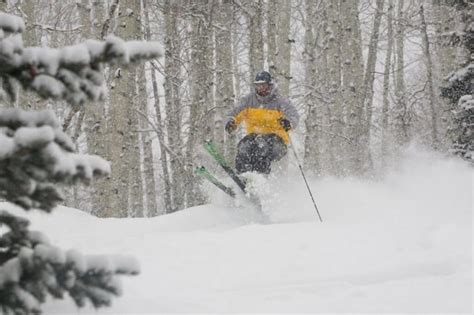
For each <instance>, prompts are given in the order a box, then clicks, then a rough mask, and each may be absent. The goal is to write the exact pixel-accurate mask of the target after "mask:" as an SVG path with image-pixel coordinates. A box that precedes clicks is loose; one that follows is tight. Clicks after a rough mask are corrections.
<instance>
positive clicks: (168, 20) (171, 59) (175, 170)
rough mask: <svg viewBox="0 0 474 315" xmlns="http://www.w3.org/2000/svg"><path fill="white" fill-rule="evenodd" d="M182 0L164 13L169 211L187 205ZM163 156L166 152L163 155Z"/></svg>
mask: <svg viewBox="0 0 474 315" xmlns="http://www.w3.org/2000/svg"><path fill="white" fill-rule="evenodd" d="M181 2H182V1H171V0H165V3H164V9H163V14H164V17H165V83H164V87H165V99H166V106H165V108H166V122H167V124H166V130H167V133H168V146H169V147H170V148H173V150H174V152H175V157H173V158H171V159H170V170H171V172H170V175H171V189H170V191H171V198H172V205H171V208H170V209H169V210H168V211H167V213H170V212H174V211H177V210H181V209H183V208H184V202H185V195H184V194H183V191H184V189H183V187H184V180H185V177H184V176H185V170H184V165H182V164H181V163H180V162H182V161H183V160H184V159H183V154H182V150H183V141H182V139H181V127H182V108H181V101H180V97H181V84H182V79H181V74H180V70H181V66H180V64H179V58H180V55H181V43H180V40H181V39H180V35H179V32H178V22H179V20H178V18H179V17H180V13H181V4H182V3H181ZM162 158H163V156H162Z"/></svg>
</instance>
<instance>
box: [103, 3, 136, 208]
mask: <svg viewBox="0 0 474 315" xmlns="http://www.w3.org/2000/svg"><path fill="white" fill-rule="evenodd" d="M139 12H140V1H139V0H129V1H124V2H121V3H120V12H119V15H120V16H121V18H120V23H119V25H118V28H117V30H116V34H117V35H118V36H119V37H121V38H122V39H124V40H136V39H137V29H139V24H138V23H139V21H137V18H138V16H137V14H139ZM137 24H138V26H137ZM114 70H115V71H114V82H113V89H112V90H111V93H110V103H111V106H110V108H109V121H110V124H108V128H107V129H108V142H109V149H108V156H107V159H108V160H109V161H110V162H111V166H112V171H111V175H110V177H111V179H110V180H109V185H108V186H109V187H108V188H109V191H108V193H107V194H106V195H105V196H104V197H105V199H106V204H105V206H106V207H107V208H105V209H104V211H103V213H102V215H103V216H106V217H109V216H118V217H127V216H129V215H132V216H141V215H142V214H141V213H140V212H141V211H142V210H143V203H142V202H141V200H143V199H142V190H141V176H140V174H141V173H140V156H139V154H138V153H137V151H138V152H139V147H138V133H137V128H138V117H137V111H136V109H137V107H136V98H135V97H130V96H131V95H132V96H135V95H136V94H135V91H136V79H135V78H136V72H135V70H133V69H125V68H116V69H114ZM129 210H131V211H129Z"/></svg>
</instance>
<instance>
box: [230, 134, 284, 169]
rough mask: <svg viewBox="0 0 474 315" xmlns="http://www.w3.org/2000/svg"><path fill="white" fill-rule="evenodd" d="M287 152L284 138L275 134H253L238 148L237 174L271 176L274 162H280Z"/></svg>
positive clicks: (242, 141) (241, 142)
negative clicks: (253, 173) (255, 173)
mask: <svg viewBox="0 0 474 315" xmlns="http://www.w3.org/2000/svg"><path fill="white" fill-rule="evenodd" d="M286 152H287V148H286V144H285V142H284V141H283V139H282V138H280V137H279V136H277V135H276V134H274V133H270V134H256V133H251V134H248V135H247V136H245V137H244V138H243V139H242V140H240V142H239V144H238V146H237V156H236V158H235V168H236V169H237V173H239V174H240V173H244V172H258V173H263V174H269V173H270V171H271V164H272V162H273V161H278V160H280V159H281V158H282V157H283V156H285V154H286Z"/></svg>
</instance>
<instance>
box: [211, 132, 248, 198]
mask: <svg viewBox="0 0 474 315" xmlns="http://www.w3.org/2000/svg"><path fill="white" fill-rule="evenodd" d="M204 149H205V150H206V151H207V152H208V153H209V154H210V155H211V156H212V157H213V158H214V159H215V160H216V161H217V163H218V164H219V165H220V166H221V167H222V168H223V169H224V171H225V172H226V173H227V174H228V175H229V176H230V178H232V180H233V181H234V182H235V183H236V184H237V186H239V188H240V189H241V190H242V191H243V192H244V193H246V190H245V182H244V181H243V180H242V179H241V178H240V177H239V176H238V175H237V173H236V172H235V171H234V169H233V168H232V167H231V166H230V165H229V164H228V163H227V161H226V160H225V158H224V156H223V155H222V154H221V153H220V152H219V150H218V149H217V147H216V145H215V144H214V142H212V141H211V140H206V141H205V142H204Z"/></svg>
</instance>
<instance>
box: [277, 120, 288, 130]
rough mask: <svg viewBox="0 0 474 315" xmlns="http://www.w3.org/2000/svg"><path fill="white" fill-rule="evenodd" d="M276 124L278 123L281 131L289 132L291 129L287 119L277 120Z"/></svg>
mask: <svg viewBox="0 0 474 315" xmlns="http://www.w3.org/2000/svg"><path fill="white" fill-rule="evenodd" d="M278 122H279V123H280V125H281V127H282V128H283V130H285V131H289V130H290V129H291V123H290V121H289V120H288V119H286V118H280V119H278Z"/></svg>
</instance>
